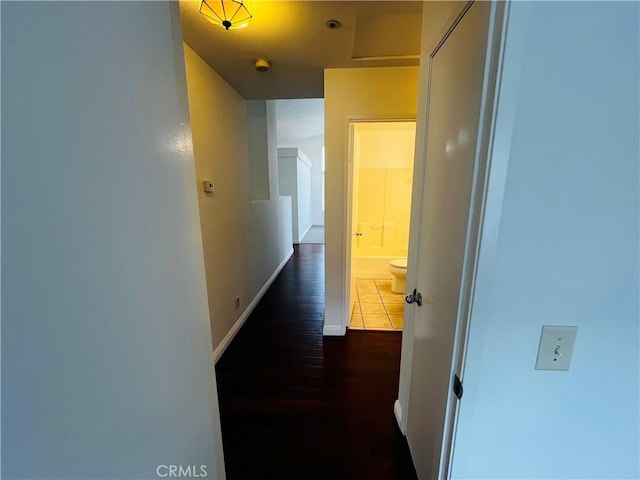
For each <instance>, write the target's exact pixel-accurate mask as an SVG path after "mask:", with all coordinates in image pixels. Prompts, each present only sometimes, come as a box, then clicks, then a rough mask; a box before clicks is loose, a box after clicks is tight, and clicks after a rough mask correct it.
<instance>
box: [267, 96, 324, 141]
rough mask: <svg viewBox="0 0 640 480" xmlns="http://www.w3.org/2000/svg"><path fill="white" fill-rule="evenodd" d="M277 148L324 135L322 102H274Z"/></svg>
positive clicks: (307, 100)
mask: <svg viewBox="0 0 640 480" xmlns="http://www.w3.org/2000/svg"><path fill="white" fill-rule="evenodd" d="M276 118H277V125H278V127H277V130H278V146H279V147H283V146H289V145H295V143H296V142H297V141H298V140H304V139H306V138H312V137H319V136H322V135H324V100H323V99H322V98H301V99H298V100H276Z"/></svg>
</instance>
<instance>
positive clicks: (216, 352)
mask: <svg viewBox="0 0 640 480" xmlns="http://www.w3.org/2000/svg"><path fill="white" fill-rule="evenodd" d="M292 255H293V248H291V250H289V252H288V253H287V255H286V257H285V258H284V260H282V262H281V263H280V265H278V266H277V267H276V269H275V271H274V272H273V274H272V275H271V276H270V277H269V280H267V281H266V282H265V284H264V285H263V286H262V288H261V289H260V291H259V292H258V293H257V294H256V296H255V297H254V298H253V300H251V303H250V304H249V305H247V308H245V309H244V312H242V315H240V318H238V320H236V323H234V324H233V327H231V330H229V332H228V333H227V334H226V335H225V336H224V338H223V339H222V341H221V342H220V344H219V345H218V346H217V347H216V349H215V350H214V351H213V362H214V363H218V360H220V357H222V354H223V353H224V352H225V350H226V349H227V347H228V346H229V344H231V341H232V340H233V339H234V338H235V336H236V334H237V333H238V332H239V331H240V328H241V327H242V325H244V322H246V321H247V318H249V315H251V312H253V309H254V308H256V306H257V305H258V302H259V301H260V300H261V299H262V297H263V296H264V294H265V293H266V292H267V290H268V289H269V287H270V286H271V284H272V283H273V281H274V280H275V279H276V277H277V276H278V274H279V273H280V272H281V271H282V269H283V268H284V266H285V265H286V264H287V262H288V261H289V259H290V258H291V256H292Z"/></svg>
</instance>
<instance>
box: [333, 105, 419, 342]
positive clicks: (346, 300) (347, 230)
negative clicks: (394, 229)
mask: <svg viewBox="0 0 640 480" xmlns="http://www.w3.org/2000/svg"><path fill="white" fill-rule="evenodd" d="M346 118H347V130H348V132H347V133H348V134H347V145H346V148H347V152H346V155H345V158H346V159H347V162H346V165H345V168H346V171H345V176H344V178H345V187H344V192H345V195H344V198H343V208H344V212H345V215H344V225H343V231H344V236H345V238H344V241H343V242H342V244H343V249H342V259H343V261H342V265H343V268H344V270H343V272H342V278H343V280H344V282H343V285H344V288H343V291H342V307H343V308H342V323H341V325H342V329H343V331H346V329H347V328H348V327H349V319H350V318H351V303H352V298H351V270H352V265H351V249H352V248H353V232H352V231H351V226H352V220H353V217H352V211H353V210H352V209H353V164H354V161H353V153H354V152H353V150H354V148H353V146H354V133H355V124H357V123H390V122H414V123H416V129H417V127H418V125H417V121H416V116H415V115H413V114H398V115H389V116H386V115H383V116H375V117H369V116H367V115H347V117H346ZM414 154H415V153H414ZM412 188H413V186H412ZM412 200H413V193H412Z"/></svg>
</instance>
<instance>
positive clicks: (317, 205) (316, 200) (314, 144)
mask: <svg viewBox="0 0 640 480" xmlns="http://www.w3.org/2000/svg"><path fill="white" fill-rule="evenodd" d="M278 146H280V147H284V146H289V145H278ZM290 146H296V147H298V148H299V149H300V150H302V151H303V152H304V154H305V155H306V156H307V158H308V159H309V160H310V161H311V164H312V167H311V222H312V223H313V225H324V210H323V209H322V149H323V148H324V135H320V136H316V137H311V138H305V139H303V140H296V141H295V142H292V143H291V145H290Z"/></svg>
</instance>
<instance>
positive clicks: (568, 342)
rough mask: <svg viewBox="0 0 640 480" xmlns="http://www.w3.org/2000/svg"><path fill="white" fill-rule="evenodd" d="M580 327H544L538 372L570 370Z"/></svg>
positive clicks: (541, 335)
mask: <svg viewBox="0 0 640 480" xmlns="http://www.w3.org/2000/svg"><path fill="white" fill-rule="evenodd" d="M577 334H578V327H564V326H557V325H543V327H542V333H541V334H540V345H539V346H538V358H537V360H536V370H569V366H570V365H571V355H573V346H574V344H575V343H576V336H577Z"/></svg>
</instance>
